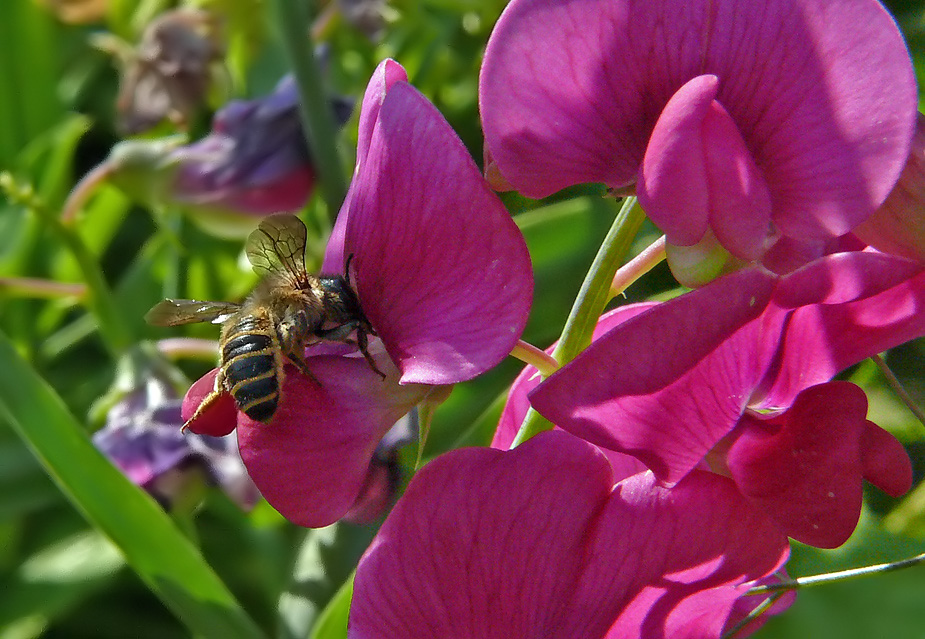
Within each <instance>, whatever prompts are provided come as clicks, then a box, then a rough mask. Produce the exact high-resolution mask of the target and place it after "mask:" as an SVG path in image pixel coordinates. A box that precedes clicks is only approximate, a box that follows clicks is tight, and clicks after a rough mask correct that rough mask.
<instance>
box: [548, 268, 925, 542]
mask: <svg viewBox="0 0 925 639" xmlns="http://www.w3.org/2000/svg"><path fill="white" fill-rule="evenodd" d="M923 305H925V272H923V271H922V270H921V267H920V266H918V265H917V264H915V263H913V262H909V261H907V260H904V259H901V258H897V257H893V256H888V255H884V254H879V253H874V252H855V253H842V254H837V255H832V256H828V257H826V258H823V259H820V260H817V261H815V262H813V263H811V264H810V265H808V266H806V267H804V268H803V269H801V270H799V271H796V272H795V273H793V274H791V275H789V276H786V277H783V278H780V277H775V276H773V275H771V274H769V273H767V272H765V271H762V270H761V269H756V268H752V269H747V270H744V271H741V272H739V273H736V274H733V275H730V276H726V277H724V278H721V279H719V280H717V281H715V282H713V283H712V284H710V285H708V286H706V287H704V288H703V289H700V290H697V291H694V292H691V293H688V294H686V295H683V296H681V297H678V298H676V299H674V300H671V301H670V302H666V303H663V304H659V305H656V306H653V307H650V308H647V309H645V310H644V311H643V312H641V313H638V314H634V310H633V307H625V308H621V309H618V310H617V311H614V312H613V313H611V314H610V315H608V316H606V317H605V318H603V319H602V322H606V323H607V325H608V326H610V327H612V328H611V330H609V331H607V332H606V333H605V334H604V335H602V336H600V338H598V339H597V340H596V341H595V342H594V343H592V345H591V346H590V347H589V348H588V349H587V350H586V351H585V352H583V353H582V354H581V355H579V357H578V358H576V359H575V360H574V361H573V362H571V363H570V364H568V365H567V366H565V367H564V368H563V369H562V370H560V371H559V372H557V373H556V374H554V375H552V376H551V377H550V378H549V379H548V380H546V381H545V382H544V383H543V384H542V385H540V386H539V387H538V388H537V389H536V390H535V391H533V392H532V393H531V394H530V402H531V404H532V405H533V406H534V408H536V409H537V410H538V411H539V412H540V413H541V414H542V415H544V416H545V417H547V418H548V419H550V420H551V421H552V422H553V423H555V424H557V425H558V426H560V427H561V428H563V429H565V430H567V431H569V432H570V433H572V434H574V435H577V436H579V437H582V438H584V439H586V440H588V441H590V442H592V443H594V444H596V445H598V446H600V447H602V448H605V449H609V450H614V451H618V452H621V453H626V454H630V455H633V456H635V457H636V458H638V459H639V460H641V461H642V462H644V463H645V464H646V465H647V466H648V467H649V468H650V469H652V470H653V472H654V473H655V474H656V476H658V478H659V479H660V480H662V481H665V482H668V483H674V482H678V481H681V480H682V479H683V478H684V477H685V476H687V475H688V474H689V473H690V472H692V471H693V470H694V469H695V468H698V467H710V468H713V469H714V470H716V471H717V472H720V473H722V474H727V475H729V476H731V477H732V478H733V479H734V480H735V482H736V485H737V486H738V488H739V490H740V491H741V493H742V494H743V495H744V496H745V497H746V498H747V499H748V500H749V501H751V502H752V503H753V504H754V505H756V506H758V507H761V508H762V509H763V510H765V511H766V512H768V513H769V514H771V515H772V516H773V517H774V518H775V519H776V520H777V522H778V524H779V525H780V526H781V529H782V530H783V531H784V532H785V533H786V534H787V535H789V536H791V537H793V538H795V539H798V540H799V541H803V542H805V543H808V544H811V545H815V546H821V547H834V546H838V545H840V544H841V543H843V542H844V541H845V540H846V539H847V538H848V536H849V535H850V534H851V532H852V531H853V529H854V527H855V525H856V524H857V519H858V516H859V514H860V507H861V485H862V479H867V480H868V481H871V482H872V483H874V484H876V485H877V486H879V487H881V488H883V489H884V490H885V491H887V492H888V493H890V494H893V495H899V494H902V493H904V492H905V491H906V490H908V489H909V487H910V485H911V481H912V477H911V467H910V463H909V459H908V457H907V455H906V453H905V451H904V450H903V448H902V446H901V445H900V444H899V442H898V441H896V439H895V438H893V437H892V436H891V435H889V434H888V433H886V432H885V431H883V430H881V429H880V428H878V427H877V426H876V425H874V424H873V423H871V422H869V421H867V419H866V413H867V401H866V397H864V393H863V391H861V390H860V389H858V388H857V387H855V386H854V385H852V384H849V383H846V382H830V380H831V379H832V378H833V376H834V375H835V374H836V373H838V372H839V371H841V370H843V369H844V368H846V367H848V366H850V365H852V364H854V363H856V362H858V361H860V360H861V359H864V358H865V357H869V356H871V355H873V354H876V353H878V352H880V351H883V350H886V349H888V348H891V347H892V346H895V345H898V344H901V343H903V342H905V341H907V340H909V339H911V338H913V337H917V336H920V335H923V334H925V308H923ZM622 315H627V316H629V317H628V318H627V319H626V321H622V320H623V317H621V316H622ZM630 315H631V316H630Z"/></svg>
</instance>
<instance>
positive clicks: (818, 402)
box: [727, 382, 909, 548]
mask: <svg viewBox="0 0 925 639" xmlns="http://www.w3.org/2000/svg"><path fill="white" fill-rule="evenodd" d="M866 417H867V397H866V396H865V395H864V391H863V390H861V389H860V388H858V387H857V386H855V385H854V384H850V383H848V382H831V383H828V384H821V385H819V386H813V387H811V388H808V389H806V390H805V391H803V392H802V393H800V394H799V395H798V396H797V398H796V400H795V401H794V403H793V406H791V407H790V409H788V410H787V411H786V412H784V413H781V414H779V415H775V416H773V417H770V416H768V417H763V416H760V415H755V414H747V415H745V416H743V418H742V423H741V425H740V430H739V431H738V432H737V435H736V436H735V441H734V442H733V444H732V445H731V447H730V449H729V453H728V456H727V464H728V467H729V470H730V472H731V473H732V477H733V479H734V480H735V482H736V484H737V485H738V487H739V490H740V491H741V492H742V494H743V495H745V496H746V497H747V498H748V499H749V500H751V501H752V502H754V503H755V506H756V508H761V509H763V510H765V511H766V512H768V513H769V514H770V515H771V516H772V517H773V518H774V519H775V520H776V521H777V522H778V524H779V525H780V527H781V530H782V531H783V532H784V533H785V534H786V535H787V536H789V537H792V538H794V539H796V540H797V541H801V542H803V543H805V544H809V545H811V546H816V547H819V548H835V547H837V546H840V545H841V544H843V543H844V542H845V541H846V540H847V539H848V537H849V536H850V535H851V533H852V532H853V531H854V528H855V526H857V523H858V517H859V516H860V514H861V498H862V488H863V479H864V474H865V471H864V463H863V462H864V458H865V457H866V455H867V453H863V452H862V451H861V448H860V447H861V443H862V441H863V439H864V434H865V433H866V432H867V431H868V429H869V428H870V426H873V425H870V426H869V425H868V424H869V422H868V421H867V419H866ZM873 428H876V426H873ZM881 432H882V433H883V435H884V436H883V437H879V438H878V436H877V435H874V434H873V433H872V437H871V438H870V443H873V442H874V440H875V439H888V438H889V439H893V438H892V436H890V435H888V434H887V433H886V432H885V431H881ZM893 441H894V442H895V439H894V440H893ZM898 444H899V442H895V444H893V445H892V446H889V445H888V447H887V448H886V449H885V450H886V451H888V452H896V446H897V445H898ZM870 454H871V455H872V456H873V455H874V454H877V455H878V456H879V455H880V454H881V453H874V452H873V451H871V453H870ZM903 458H905V464H903ZM889 459H890V461H895V462H899V463H898V464H897V469H901V468H903V466H905V467H909V462H908V457H907V456H906V454H905V452H904V451H902V447H901V446H899V454H898V455H890V456H889ZM901 474H902V473H901V471H900V475H901ZM892 475H893V474H892V473H890V474H889V475H888V476H887V480H888V481H889V479H890V478H891V477H892Z"/></svg>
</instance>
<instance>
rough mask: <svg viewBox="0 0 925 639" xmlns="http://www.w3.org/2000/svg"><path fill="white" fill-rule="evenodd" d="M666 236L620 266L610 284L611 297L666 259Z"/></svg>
mask: <svg viewBox="0 0 925 639" xmlns="http://www.w3.org/2000/svg"><path fill="white" fill-rule="evenodd" d="M665 255H666V251H665V236H664V235H663V236H661V237H660V238H658V239H657V240H655V241H654V242H652V244H650V245H649V246H648V247H646V249H645V250H644V251H643V252H642V253H640V254H639V255H637V256H636V257H634V258H633V259H631V260H630V261H629V262H627V263H626V264H624V265H623V266H621V267H620V270H618V271H617V274H616V275H615V276H614V278H613V283H612V284H611V285H610V299H613V298H615V297H616V296H618V295H620V294H622V293H623V291H625V290H626V289H628V288H629V287H630V286H631V285H632V284H633V282H635V281H636V280H638V279H639V278H640V277H642V276H643V275H645V274H646V273H648V272H649V271H651V270H652V269H653V268H655V267H656V266H658V265H659V264H660V263H661V262H662V261H663V260H664V259H665Z"/></svg>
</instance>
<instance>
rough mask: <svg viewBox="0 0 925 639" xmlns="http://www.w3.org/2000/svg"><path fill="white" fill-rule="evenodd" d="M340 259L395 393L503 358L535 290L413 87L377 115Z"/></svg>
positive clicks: (460, 155) (467, 163) (463, 159)
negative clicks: (383, 354)
mask: <svg viewBox="0 0 925 639" xmlns="http://www.w3.org/2000/svg"><path fill="white" fill-rule="evenodd" d="M355 182H356V184H357V186H356V187H355V188H354V198H353V199H352V201H351V210H350V219H349V223H348V225H347V229H346V237H345V251H346V252H347V254H348V255H353V256H354V262H353V263H354V265H355V268H356V275H355V280H356V287H357V293H358V296H359V298H360V300H361V303H362V305H363V310H364V312H365V314H366V316H367V317H368V318H369V321H370V322H371V324H372V325H373V327H374V328H375V329H376V331H377V332H378V334H379V337H380V338H381V339H382V342H383V344H385V347H386V349H387V350H388V352H389V355H391V357H392V359H393V360H394V361H395V362H396V364H397V365H398V367H399V369H400V370H401V372H402V377H401V382H402V383H413V382H416V383H424V384H452V383H456V382H459V381H464V380H467V379H471V378H472V377H474V376H476V375H478V374H480V373H482V372H484V371H485V370H487V369H489V368H491V367H492V366H494V365H496V364H497V363H498V362H500V361H501V359H503V358H504V356H505V355H507V354H508V353H509V352H510V350H511V348H512V347H513V346H514V344H515V343H516V341H517V339H518V338H519V337H520V334H521V331H522V330H523V327H524V325H525V324H526V320H527V314H528V311H529V308H530V302H531V297H532V290H533V274H532V269H531V265H530V256H529V254H528V253H527V248H526V244H525V242H524V239H523V236H522V235H521V233H520V230H519V229H518V228H517V226H516V225H515V224H514V222H513V220H512V219H511V217H510V215H509V214H508V212H507V210H506V209H505V208H504V206H503V205H502V204H501V201H500V200H499V199H498V198H497V196H496V195H495V194H494V193H493V192H492V191H491V190H490V189H489V188H488V186H487V184H486V183H485V182H484V180H483V179H482V176H481V174H480V173H479V170H478V168H477V167H476V165H475V163H474V162H473V161H472V158H471V157H470V156H469V154H468V152H467V151H466V148H465V147H464V146H463V144H462V142H461V141H460V139H459V138H458V137H457V136H456V134H455V132H453V130H452V129H451V128H450V126H449V124H448V123H447V122H446V120H444V119H443V116H442V115H440V113H439V112H438V111H437V110H436V109H435V108H434V106H433V105H432V104H430V102H428V101H427V99H426V98H424V96H422V95H421V94H420V93H418V91H417V90H415V89H414V88H413V87H411V86H410V85H408V84H405V83H402V82H398V83H395V84H394V85H393V86H392V88H391V89H390V91H389V92H388V94H387V95H386V98H385V100H384V101H383V103H382V106H381V108H380V111H379V119H378V122H377V124H376V129H375V131H374V133H373V137H372V141H371V144H370V150H369V153H368V156H367V158H366V162H365V163H362V164H361V165H360V168H359V173H358V174H357V176H356V178H355Z"/></svg>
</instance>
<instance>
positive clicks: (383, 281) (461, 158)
mask: <svg viewBox="0 0 925 639" xmlns="http://www.w3.org/2000/svg"><path fill="white" fill-rule="evenodd" d="M346 256H352V260H351V262H350V271H351V272H350V281H351V283H352V284H354V285H355V288H356V292H357V296H358V299H359V301H360V305H361V307H362V309H363V312H364V314H365V315H366V317H367V318H368V319H369V321H370V323H371V324H372V326H373V328H374V329H375V331H376V333H377V335H378V339H376V340H373V342H372V343H371V344H370V346H369V350H370V353H371V354H372V356H373V357H374V359H375V361H376V364H377V366H378V368H379V369H380V370H381V371H383V372H384V373H385V374H386V378H385V380H383V379H382V378H380V377H379V375H377V374H376V373H375V372H374V371H372V370H371V369H370V367H369V365H368V364H367V363H366V362H365V361H364V359H363V357H361V356H359V354H358V353H356V352H352V353H349V354H347V355H344V354H330V350H329V349H328V350H326V345H323V344H322V345H318V346H309V347H308V349H307V350H306V353H307V355H308V356H309V357H308V366H309V368H310V370H311V372H312V374H313V375H314V377H315V378H316V379H317V380H318V382H319V383H315V382H313V381H311V380H309V379H307V378H306V377H304V376H303V375H301V374H299V373H297V372H296V370H295V369H294V367H287V369H286V380H285V383H284V385H283V389H282V395H283V401H281V402H280V405H279V408H278V409H277V411H276V414H275V415H274V417H273V420H272V422H271V423H270V424H269V425H264V424H261V423H259V422H254V421H252V420H250V419H248V418H247V417H246V416H245V415H243V414H237V413H236V410H235V406H234V403H233V401H232V400H231V398H230V397H225V398H224V400H223V401H222V402H220V403H217V404H215V405H213V407H212V409H211V410H210V411H207V413H206V414H204V415H202V416H201V418H200V419H197V422H196V423H194V424H192V426H191V427H192V428H193V429H194V430H196V431H197V432H208V433H211V434H220V433H228V432H230V431H231V430H232V429H234V428H235V427H236V426H237V434H238V443H239V445H240V448H241V455H242V457H243V458H244V463H245V464H246V465H247V468H248V471H249V472H250V474H251V477H253V478H254V481H255V482H256V484H257V485H258V486H259V487H260V490H261V492H262V493H263V495H264V496H265V497H266V498H267V500H268V501H269V502H270V503H271V504H272V505H273V506H274V507H276V508H277V509H278V510H279V511H280V512H281V513H283V514H284V515H285V516H286V517H287V518H288V519H290V520H292V521H294V522H296V523H298V524H301V525H305V526H324V525H327V524H329V523H331V522H333V521H336V520H337V519H339V518H340V517H342V516H343V515H344V514H345V513H346V512H347V511H348V510H350V509H351V508H352V507H354V505H355V503H356V500H357V498H358V495H359V493H360V492H361V490H362V488H363V485H364V482H365V481H366V478H367V476H368V473H369V466H370V462H371V460H372V459H373V455H374V452H375V450H376V448H377V446H378V444H379V442H380V440H381V439H382V437H383V436H384V435H385V433H386V432H387V431H388V429H389V428H390V427H391V426H392V424H394V423H395V422H396V421H397V420H398V419H399V418H401V417H402V416H403V415H405V414H406V413H407V412H408V411H409V410H410V409H411V408H413V407H414V406H415V405H417V404H418V403H419V402H421V401H422V400H423V399H425V398H426V397H427V396H428V395H430V394H432V393H439V392H444V391H443V389H441V388H440V387H441V386H445V385H448V384H454V383H456V382H461V381H464V380H468V379H471V378H473V377H475V376H476V375H479V374H480V373H482V372H484V371H486V370H488V369H489V368H492V367H493V366H495V365H496V364H498V363H499V362H500V361H501V360H502V359H503V358H504V357H505V355H507V354H508V353H509V352H510V350H511V348H512V347H513V346H514V344H515V343H516V341H517V339H518V337H519V336H520V333H521V331H522V330H523V327H524V324H525V323H526V319H527V313H528V311H529V308H530V300H531V295H532V284H533V278H532V272H531V268H530V258H529V254H528V253H527V249H526V245H525V243H524V240H523V237H522V236H521V234H520V231H519V230H518V229H517V227H516V225H515V224H514V223H513V221H512V220H511V218H510V216H509V215H508V213H507V211H506V210H505V208H504V206H503V205H502V204H501V202H500V200H499V199H498V198H497V196H496V195H495V194H494V193H493V192H492V191H491V190H490V189H489V188H488V186H487V185H486V184H485V182H484V180H483V179H482V177H481V174H480V173H479V170H478V168H477V167H476V165H475V163H474V162H473V161H472V158H471V157H470V156H469V154H468V152H467V151H466V149H465V147H464V146H463V144H462V142H461V141H460V140H459V138H458V137H457V136H456V134H455V133H454V132H453V130H452V129H451V128H450V126H449V124H447V122H446V120H444V119H443V117H442V116H441V115H440V114H439V112H438V111H437V110H436V109H435V108H434V107H433V105H431V104H430V103H429V102H428V101H427V99H426V98H424V97H423V96H422V95H421V94H420V93H418V92H417V91H416V90H415V89H414V88H413V87H411V85H410V84H408V82H407V76H406V75H405V72H404V69H402V67H401V66H400V65H398V64H397V63H396V62H394V61H392V60H387V61H385V62H383V63H382V64H380V65H379V67H378V69H377V70H376V72H375V74H374V75H373V78H372V80H371V81H370V85H369V88H368V89H367V91H366V96H365V98H364V102H363V109H362V111H361V114H360V132H359V149H358V153H357V168H356V172H355V175H354V179H353V183H352V184H351V187H350V191H349V193H348V195H347V200H346V201H345V203H344V207H343V209H342V210H341V212H340V216H339V217H338V221H337V225H336V226H335V230H334V235H333V236H332V239H331V240H330V242H329V244H328V249H327V254H326V257H325V263H324V267H323V269H322V270H323V272H327V273H333V274H341V273H343V272H344V270H345V262H346V259H345V258H346ZM213 385H214V372H213V373H212V374H210V375H208V376H206V377H204V378H202V379H201V380H199V381H198V382H196V384H194V385H193V387H192V388H191V389H190V391H189V392H188V393H187V397H186V401H185V403H184V414H185V415H186V416H189V415H190V414H192V412H193V410H194V409H195V407H196V406H198V405H199V403H200V402H201V401H202V398H203V397H204V395H205V394H206V393H207V392H208V391H209V390H211V388H212V387H213Z"/></svg>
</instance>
